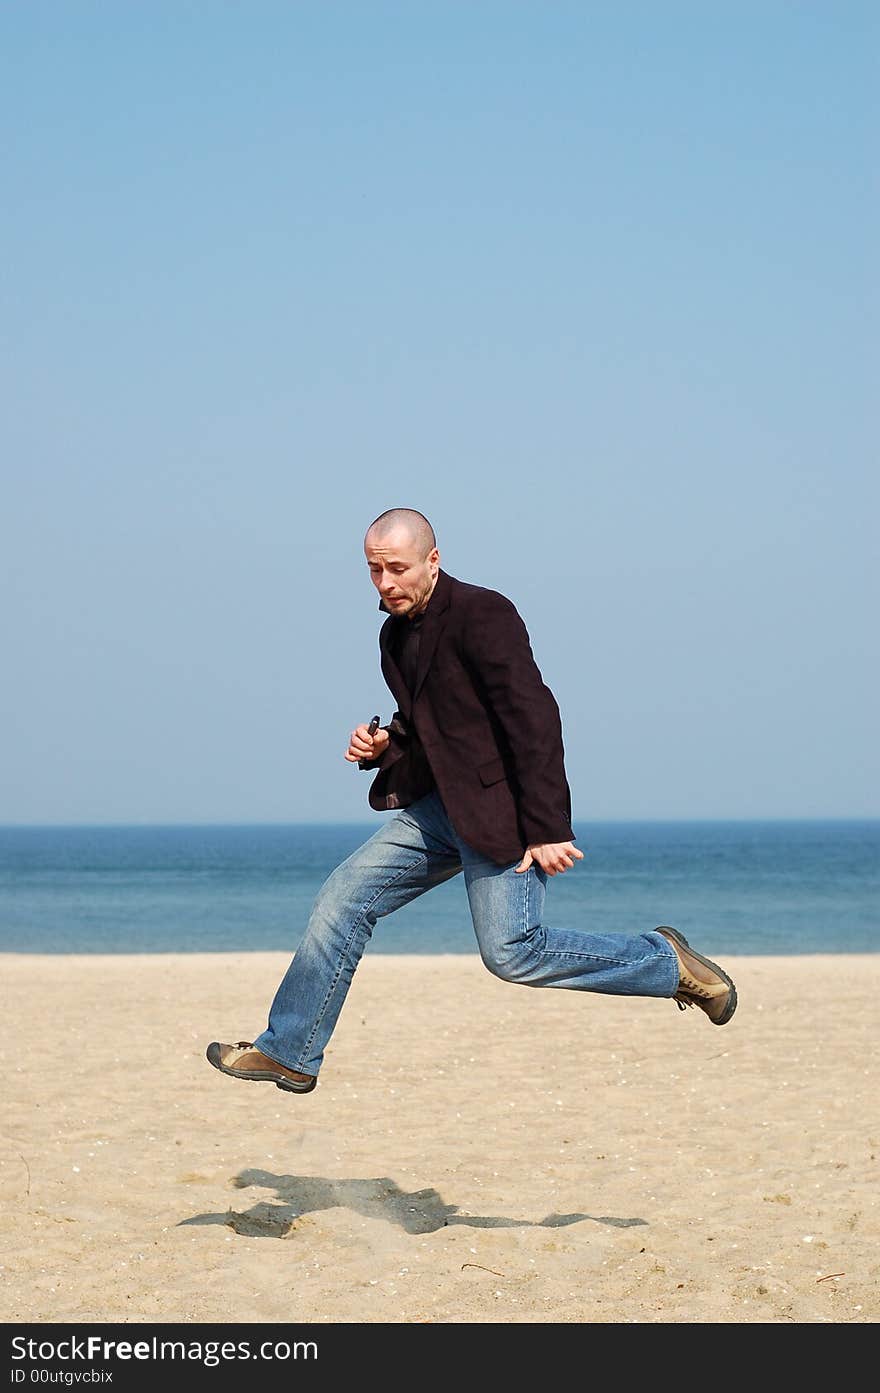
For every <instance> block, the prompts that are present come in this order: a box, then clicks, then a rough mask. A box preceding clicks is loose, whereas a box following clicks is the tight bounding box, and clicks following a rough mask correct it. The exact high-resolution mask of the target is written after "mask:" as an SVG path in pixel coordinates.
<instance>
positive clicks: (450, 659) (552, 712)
mask: <svg viewBox="0 0 880 1393" xmlns="http://www.w3.org/2000/svg"><path fill="white" fill-rule="evenodd" d="M379 607H380V609H384V605H382V604H380V606H379ZM400 622H401V621H400V620H396V621H395V620H394V619H392V618H391V617H390V616H389V618H388V619H387V620H386V621H385V623H384V624H383V625H382V629H381V631H380V634H379V648H380V652H381V657H382V672H383V674H384V676H385V680H386V682H387V683H388V686H389V687H390V689H391V692H392V694H393V696H394V699H395V701H396V703H397V707H398V709H397V711H396V712H395V713H394V716H393V718H392V719H391V721H390V722H389V723H388V725H387V726H386V727H385V729H386V730H387V731H388V733H389V735H390V737H391V739H390V744H389V746H388V748H387V749H386V750H385V752H384V754H383V755H382V757H381V758H380V759H379V760H371V761H368V760H365V761H362V762H361V766H360V767H361V768H362V769H378V771H379V772H378V774H377V775H376V778H375V779H374V780H373V783H372V785H371V786H370V806H371V807H372V808H375V809H376V810H377V811H384V810H386V809H389V808H399V807H405V806H406V805H407V804H408V803H412V802H414V801H415V800H416V798H418V797H421V796H422V795H423V794H424V793H427V792H428V791H429V789H430V787H431V784H430V782H429V783H428V784H427V786H425V779H424V774H422V776H421V780H419V777H418V774H417V772H416V777H415V779H413V773H414V771H417V770H418V767H419V766H418V763H417V762H413V761H411V760H410V759H409V758H408V750H409V747H410V745H411V740H410V734H411V731H412V728H413V725H415V728H416V730H417V731H418V735H419V739H420V740H421V743H422V745H423V747H424V750H425V753H426V754H427V757H428V760H429V761H430V766H431V771H432V772H433V775H434V779H435V780H436V787H437V791H438V793H439V794H440V797H441V799H442V800H443V804H444V806H445V808H446V811H447V813H448V814H449V818H450V821H451V822H452V825H453V827H454V828H455V830H456V832H457V833H458V835H459V836H460V837H462V838H463V839H464V841H466V842H467V843H468V844H469V845H470V846H472V847H474V848H475V850H477V851H480V852H482V853H483V855H485V856H488V857H489V858H490V859H491V860H493V861H496V862H498V863H499V864H506V863H507V862H510V861H514V860H516V861H518V860H519V859H520V858H521V856H522V854H523V851H524V850H525V848H526V847H527V846H530V845H532V846H533V845H536V844H537V843H539V842H567V841H572V840H573V839H574V833H573V831H572V827H571V795H570V792H569V787H568V782H567V779H566V776H565V766H564V751H563V745H562V723H561V721H560V717H559V707H558V706H557V704H556V700H555V698H554V696H553V693H552V692H551V691H550V689H549V688H548V687H546V686H545V685H544V682H543V679H542V677H541V674H540V672H539V670H538V667H537V665H536V663H535V659H534V657H533V656H532V650H531V646H530V644H529V636H528V633H527V632H526V627H525V624H524V623H523V621H522V619H521V618H520V616H519V614H518V613H517V611H516V609H515V608H514V606H513V605H512V604H511V602H510V600H508V599H506V598H505V597H504V596H503V595H500V594H499V593H498V592H497V591H495V590H486V589H483V588H482V587H481V586H479V585H466V584H465V583H464V582H463V581H460V580H456V579H455V578H454V577H453V576H450V575H447V574H446V572H445V571H442V570H441V571H440V573H439V575H438V577H437V582H436V584H435V586H434V590H433V592H432V594H431V598H430V600H429V602H428V606H427V609H426V610H425V617H424V620H423V621H422V630H421V641H420V648H419V661H418V669H417V672H416V684H415V690H414V693H413V695H412V697H411V696H410V693H409V692H408V691H407V689H406V686H405V685H404V682H403V678H402V677H401V674H400V670H399V668H398V667H397V664H396V662H395V661H394V658H393V656H392V654H391V652H390V650H389V643H390V637H391V629H392V625H393V624H394V623H400ZM420 782H421V785H422V786H421V787H420V786H419V784H420Z"/></svg>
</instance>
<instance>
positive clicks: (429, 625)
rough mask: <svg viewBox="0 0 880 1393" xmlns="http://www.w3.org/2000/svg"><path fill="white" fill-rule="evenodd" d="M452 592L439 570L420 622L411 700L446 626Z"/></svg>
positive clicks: (417, 692) (425, 674)
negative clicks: (423, 616) (417, 657)
mask: <svg viewBox="0 0 880 1393" xmlns="http://www.w3.org/2000/svg"><path fill="white" fill-rule="evenodd" d="M451 593H452V582H451V579H450V577H449V576H448V575H447V574H446V572H445V571H443V570H441V571H440V572H439V573H438V575H437V584H436V585H435V586H434V593H433V595H432V596H431V599H430V602H429V604H428V608H427V609H426V610H425V618H424V620H423V622H422V641H421V643H420V644H419V662H418V666H417V668H416V686H415V691H414V692H413V702H415V699H416V697H417V696H418V694H419V692H420V690H421V687H422V683H423V682H424V680H425V678H426V677H427V675H428V669H429V667H430V666H431V659H432V658H433V656H434V651H435V649H436V647H437V644H438V643H439V641H440V635H441V634H442V633H443V630H444V629H445V627H446V620H447V619H448V617H449V616H448V610H449V599H450V595H451Z"/></svg>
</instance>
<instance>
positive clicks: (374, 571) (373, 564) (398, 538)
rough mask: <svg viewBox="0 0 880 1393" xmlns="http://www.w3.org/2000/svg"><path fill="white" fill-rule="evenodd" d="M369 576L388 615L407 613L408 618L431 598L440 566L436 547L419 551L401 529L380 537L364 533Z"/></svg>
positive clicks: (415, 543) (419, 611)
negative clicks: (425, 553)
mask: <svg viewBox="0 0 880 1393" xmlns="http://www.w3.org/2000/svg"><path fill="white" fill-rule="evenodd" d="M364 552H365V554H366V558H367V565H368V566H369V568H370V579H371V580H372V582H373V584H374V585H375V587H376V589H377V590H378V592H379V594H380V595H381V596H382V601H383V603H384V605H385V608H386V609H387V610H388V611H389V613H390V614H394V615H398V616H400V615H407V616H408V617H409V618H410V619H412V617H413V616H414V615H416V614H419V613H421V611H422V610H423V609H424V607H425V605H426V604H427V603H428V600H429V599H430V597H431V591H432V590H433V589H434V583H435V581H436V579H437V568H438V566H439V565H440V553H439V551H438V550H437V548H436V547H432V549H431V550H430V551H429V552H428V554H427V556H423V555H422V554H421V547H420V546H419V544H418V542H416V541H415V540H414V539H413V538H412V537H410V535H409V534H408V533H407V532H406V531H405V530H404V529H402V528H397V529H395V530H394V531H393V532H389V533H388V534H387V535H386V536H384V537H373V536H372V535H371V534H370V533H369V532H368V533H367V538H366V541H365V542H364Z"/></svg>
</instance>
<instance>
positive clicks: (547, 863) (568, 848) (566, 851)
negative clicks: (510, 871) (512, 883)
mask: <svg viewBox="0 0 880 1393" xmlns="http://www.w3.org/2000/svg"><path fill="white" fill-rule="evenodd" d="M583 859H584V853H583V852H582V851H578V849H577V847H576V846H575V845H574V843H573V842H544V843H543V844H542V845H540V846H529V847H526V849H525V851H524V853H523V859H522V860H521V861H520V863H519V865H518V866H517V868H516V873H517V875H520V874H521V873H522V872H523V871H527V870H528V869H529V866H530V865H531V864H532V862H533V861H534V863H535V865H537V866H540V867H541V870H542V871H546V873H547V875H561V874H562V872H563V871H568V870H570V869H571V867H572V866H573V865H574V863H575V861H576V860H577V861H583Z"/></svg>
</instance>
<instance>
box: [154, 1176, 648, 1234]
mask: <svg viewBox="0 0 880 1393" xmlns="http://www.w3.org/2000/svg"><path fill="white" fill-rule="evenodd" d="M233 1184H234V1185H235V1186H236V1187H237V1188H238V1189H240V1190H247V1189H249V1188H250V1187H251V1186H256V1187H258V1188H260V1189H263V1190H274V1191H275V1194H276V1196H277V1203H274V1202H272V1201H267V1200H261V1201H260V1202H259V1203H257V1204H255V1205H253V1206H252V1207H251V1208H250V1209H247V1210H244V1211H243V1212H242V1211H238V1210H235V1209H227V1210H226V1212H225V1213H223V1214H194V1215H193V1216H192V1218H190V1219H182V1220H181V1221H180V1225H179V1227H183V1226H185V1225H187V1224H225V1225H226V1226H227V1227H228V1228H231V1229H234V1231H235V1232H236V1233H240V1234H244V1235H246V1236H247V1237H249V1238H286V1237H287V1235H288V1234H289V1233H290V1232H291V1230H292V1229H293V1228H294V1227H295V1225H296V1221H297V1219H300V1218H302V1216H303V1215H304V1214H316V1213H318V1212H319V1211H320V1210H323V1209H349V1210H351V1212H352V1213H353V1214H360V1215H361V1216H362V1217H364V1218H368V1219H382V1220H384V1222H385V1223H388V1224H392V1225H394V1226H396V1227H397V1228H400V1229H403V1230H404V1232H405V1233H436V1231H437V1230H438V1229H442V1228H446V1227H449V1226H450V1225H452V1224H463V1225H465V1226H466V1227H468V1228H474V1229H519V1228H547V1229H558V1228H565V1227H566V1226H567V1225H569V1224H580V1223H585V1222H589V1223H594V1224H607V1225H609V1226H610V1227H612V1228H618V1229H628V1228H634V1227H635V1226H636V1225H639V1224H646V1223H647V1220H646V1219H623V1218H618V1217H616V1216H615V1215H609V1214H555V1213H551V1214H548V1215H546V1217H545V1218H543V1219H537V1220H535V1219H508V1218H500V1217H498V1216H494V1215H479V1214H468V1213H466V1212H462V1211H459V1208H458V1206H457V1205H455V1204H445V1203H444V1201H443V1199H442V1198H441V1196H440V1195H439V1194H438V1192H437V1191H436V1190H432V1189H429V1190H401V1189H400V1187H399V1186H398V1185H397V1184H396V1182H395V1181H393V1180H391V1179H389V1178H388V1177H387V1176H381V1177H379V1178H377V1179H375V1180H324V1179H322V1178H321V1177H319V1176H312V1175H273V1174H272V1172H271V1171H264V1170H246V1171H242V1172H241V1174H240V1175H237V1176H236V1177H235V1179H234V1181H233Z"/></svg>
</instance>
